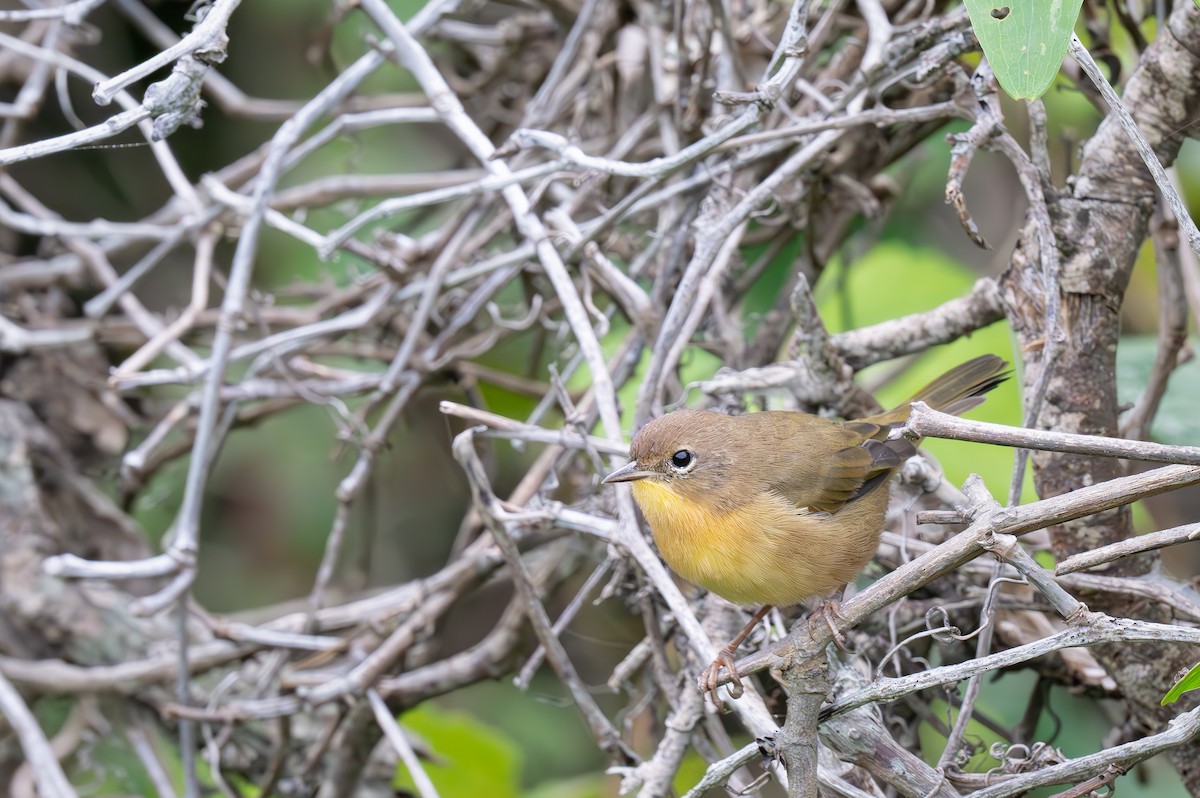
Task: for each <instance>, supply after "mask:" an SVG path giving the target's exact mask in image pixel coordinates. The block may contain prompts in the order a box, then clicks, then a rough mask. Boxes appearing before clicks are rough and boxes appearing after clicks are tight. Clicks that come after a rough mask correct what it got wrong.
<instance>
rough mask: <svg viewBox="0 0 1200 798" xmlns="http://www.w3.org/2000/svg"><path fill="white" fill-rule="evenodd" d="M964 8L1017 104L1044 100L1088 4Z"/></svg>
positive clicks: (982, 0) (1023, 2)
mask: <svg viewBox="0 0 1200 798" xmlns="http://www.w3.org/2000/svg"><path fill="white" fill-rule="evenodd" d="M964 2H965V3H966V4H967V13H968V14H969V15H970V17H971V27H972V28H974V29H975V37H976V38H977V39H979V46H980V47H982V48H983V53H984V55H986V56H987V59H988V63H990V64H991V65H992V70H993V71H994V72H995V73H996V80H998V81H1000V86H1001V88H1003V89H1004V90H1005V91H1006V92H1008V94H1009V95H1010V96H1012V97H1014V98H1016V99H1018V100H1020V99H1026V100H1036V99H1037V98H1038V97H1041V96H1042V95H1043V94H1045V93H1046V90H1047V89H1049V88H1050V84H1051V83H1053V82H1054V78H1055V76H1056V75H1058V68H1059V66H1060V65H1061V64H1062V60H1063V57H1064V56H1065V55H1066V54H1067V45H1068V44H1069V43H1070V41H1071V33H1072V30H1073V29H1074V27H1075V20H1076V19H1077V18H1078V17H1079V9H1080V7H1081V6H1082V5H1083V0H1049V2H1032V3H1031V2H1028V0H964ZM1197 2H1200V0H1197Z"/></svg>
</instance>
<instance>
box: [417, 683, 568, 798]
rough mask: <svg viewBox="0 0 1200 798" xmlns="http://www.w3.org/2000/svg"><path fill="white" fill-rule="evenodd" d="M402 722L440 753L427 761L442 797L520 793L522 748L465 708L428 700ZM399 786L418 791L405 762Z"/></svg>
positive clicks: (500, 797) (505, 797) (506, 797)
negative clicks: (445, 707) (442, 706)
mask: <svg viewBox="0 0 1200 798" xmlns="http://www.w3.org/2000/svg"><path fill="white" fill-rule="evenodd" d="M400 722H401V724H402V725H403V726H404V727H405V728H407V729H408V730H409V731H411V732H413V733H414V734H416V735H417V736H418V737H420V738H422V739H423V740H424V741H425V742H427V743H428V744H429V746H430V748H431V749H432V750H433V752H434V754H435V755H436V756H437V758H438V761H437V762H436V763H432V762H425V763H424V765H425V772H426V773H428V774H429V778H430V780H431V781H432V782H433V786H434V787H436V788H437V791H438V795H440V796H442V798H477V796H480V795H486V796H489V798H517V796H518V795H520V785H521V781H520V779H521V767H522V764H523V763H522V756H521V751H520V749H519V748H518V747H517V746H516V744H514V743H513V742H512V741H511V740H509V739H508V738H507V737H505V736H503V735H501V734H499V733H497V732H496V731H495V730H494V729H492V728H490V727H488V726H485V725H484V724H482V723H480V722H479V721H478V720H476V719H475V718H473V717H471V716H470V715H468V714H466V713H465V712H458V711H447V710H441V709H438V708H437V707H435V706H434V705H433V704H432V703H429V702H426V703H424V704H422V705H421V706H419V707H417V708H416V709H413V710H411V711H409V712H406V713H404V715H403V716H402V717H401V718H400ZM394 785H395V786H396V787H398V788H401V789H405V790H409V791H410V792H414V793H415V791H416V785H415V784H414V783H413V780H412V776H411V775H409V773H408V771H407V770H406V769H405V768H404V766H403V765H399V766H397V769H396V779H395V782H394ZM551 794H553V793H551ZM561 795H563V796H566V795H570V793H561Z"/></svg>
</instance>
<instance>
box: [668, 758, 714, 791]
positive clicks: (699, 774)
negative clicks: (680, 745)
mask: <svg viewBox="0 0 1200 798" xmlns="http://www.w3.org/2000/svg"><path fill="white" fill-rule="evenodd" d="M706 770H708V763H707V762H705V761H704V757H702V756H700V754H698V753H696V752H695V751H694V750H689V751H688V752H687V753H686V754H685V755H684V757H683V761H682V762H680V763H679V770H677V771H676V772H675V780H674V781H673V782H672V786H673V787H674V788H675V793H676V794H677V795H683V794H684V793H686V792H687V791H688V790H690V789H692V787H695V786H696V784H697V783H698V782H699V781H700V779H702V778H704V772H705V771H706ZM713 794H714V795H717V794H724V792H723V791H722V790H717V791H716V792H714V793H713Z"/></svg>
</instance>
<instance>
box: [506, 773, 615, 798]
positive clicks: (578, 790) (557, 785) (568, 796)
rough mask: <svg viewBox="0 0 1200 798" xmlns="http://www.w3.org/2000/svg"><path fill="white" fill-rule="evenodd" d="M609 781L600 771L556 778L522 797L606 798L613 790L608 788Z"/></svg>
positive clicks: (528, 791)
mask: <svg viewBox="0 0 1200 798" xmlns="http://www.w3.org/2000/svg"><path fill="white" fill-rule="evenodd" d="M607 782H608V779H606V778H605V777H604V776H603V775H601V774H598V773H596V774H589V775H585V776H577V777H575V778H573V779H556V780H554V781H548V782H546V783H544V784H539V785H538V786H537V787H534V788H533V789H532V790H527V791H526V792H525V793H524V795H523V796H522V798H605V796H607V795H610V794H611V790H608V789H606V785H607Z"/></svg>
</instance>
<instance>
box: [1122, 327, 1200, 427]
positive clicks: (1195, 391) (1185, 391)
mask: <svg viewBox="0 0 1200 798" xmlns="http://www.w3.org/2000/svg"><path fill="white" fill-rule="evenodd" d="M1198 343H1200V340H1198V339H1196V338H1193V339H1192V346H1193V347H1194V346H1196V345H1197V344H1198ZM1157 349H1158V340H1157V339H1156V338H1155V337H1154V336H1152V335H1127V336H1124V337H1122V338H1121V341H1120V343H1119V344H1118V346H1117V400H1118V401H1119V402H1120V403H1121V404H1128V403H1131V402H1135V401H1137V398H1138V396H1140V395H1141V393H1142V391H1143V390H1145V388H1146V384H1147V383H1148V382H1149V380H1150V371H1151V370H1152V369H1153V367H1154V356H1155V352H1156V351H1157ZM1198 395H1200V363H1198V362H1196V361H1194V360H1193V361H1191V362H1189V363H1185V364H1183V365H1182V366H1180V367H1179V368H1177V369H1176V370H1175V372H1174V373H1173V374H1172V375H1171V381H1170V382H1169V383H1168V384H1167V392H1166V393H1165V394H1164V395H1163V398H1162V403H1161V404H1160V405H1159V408H1158V415H1157V416H1156V417H1155V419H1154V424H1153V426H1151V428H1150V432H1151V434H1152V435H1153V437H1154V438H1156V439H1157V440H1161V441H1165V442H1169V443H1174V444H1180V445H1183V446H1200V415H1197V413H1196V400H1195V397H1196V396H1198Z"/></svg>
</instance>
